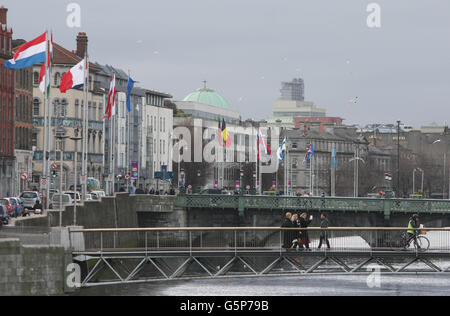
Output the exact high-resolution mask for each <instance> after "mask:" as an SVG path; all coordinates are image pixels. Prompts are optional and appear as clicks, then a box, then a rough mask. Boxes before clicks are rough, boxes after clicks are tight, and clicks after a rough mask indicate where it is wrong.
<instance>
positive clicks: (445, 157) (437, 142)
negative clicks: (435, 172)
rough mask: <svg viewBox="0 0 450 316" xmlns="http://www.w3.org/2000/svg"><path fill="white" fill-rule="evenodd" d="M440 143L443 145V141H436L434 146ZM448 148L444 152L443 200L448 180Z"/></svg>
mask: <svg viewBox="0 0 450 316" xmlns="http://www.w3.org/2000/svg"><path fill="white" fill-rule="evenodd" d="M440 143H442V139H438V140H437V141H435V142H434V143H433V144H432V145H435V144H440ZM446 145H447V142H446ZM447 149H448V148H447V147H446V148H445V151H444V172H443V175H444V180H443V183H442V199H444V197H445V184H446V178H447V175H446V168H447ZM449 198H450V192H449Z"/></svg>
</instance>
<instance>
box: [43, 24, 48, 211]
mask: <svg viewBox="0 0 450 316" xmlns="http://www.w3.org/2000/svg"><path fill="white" fill-rule="evenodd" d="M45 34H46V35H45V36H46V37H45V38H46V40H45V65H44V68H45V72H47V65H48V31H47V30H46V31H45ZM46 77H47V76H46ZM46 81H47V78H46V79H45V82H44V85H45V89H44V154H43V156H42V179H46V181H47V186H48V181H49V179H48V174H47V172H48V169H47V151H48V143H47V142H48V137H47V132H48V130H47V111H48V104H47V103H48V100H47V94H48V92H47V86H46V85H47V82H46ZM41 186H42V183H41ZM47 186H46V187H44V188H42V189H43V191H44V192H46V193H47ZM45 204H46V205H45V207H46V209H48V207H49V202H48V197H46V203H45Z"/></svg>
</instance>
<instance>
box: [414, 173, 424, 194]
mask: <svg viewBox="0 0 450 316" xmlns="http://www.w3.org/2000/svg"><path fill="white" fill-rule="evenodd" d="M417 171H419V172H421V173H422V189H421V191H422V194H423V184H424V178H425V172H424V171H423V170H422V169H420V168H416V169H414V171H413V195H414V194H416V172H417Z"/></svg>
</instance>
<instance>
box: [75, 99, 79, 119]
mask: <svg viewBox="0 0 450 316" xmlns="http://www.w3.org/2000/svg"><path fill="white" fill-rule="evenodd" d="M79 108H80V100H78V99H76V100H75V118H78V111H79Z"/></svg>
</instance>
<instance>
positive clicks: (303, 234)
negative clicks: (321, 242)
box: [299, 213, 312, 249]
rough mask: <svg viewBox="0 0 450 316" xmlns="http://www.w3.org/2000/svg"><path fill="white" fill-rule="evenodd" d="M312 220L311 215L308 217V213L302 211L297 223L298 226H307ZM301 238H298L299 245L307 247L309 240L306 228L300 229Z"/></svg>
mask: <svg viewBox="0 0 450 316" xmlns="http://www.w3.org/2000/svg"><path fill="white" fill-rule="evenodd" d="M311 222H312V216H311V217H310V218H309V219H308V214H306V213H303V214H302V215H300V219H299V223H300V228H308V226H309V225H311ZM300 233H301V238H300V247H301V248H303V246H305V247H306V249H309V244H310V243H311V241H310V240H309V234H308V231H307V230H304V231H301V232H300Z"/></svg>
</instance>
